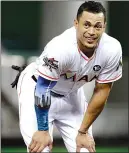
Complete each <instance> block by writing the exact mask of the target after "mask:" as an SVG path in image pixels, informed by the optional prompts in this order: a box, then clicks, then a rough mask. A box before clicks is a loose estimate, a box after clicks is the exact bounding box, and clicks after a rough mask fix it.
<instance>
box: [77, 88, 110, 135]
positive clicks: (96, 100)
mask: <svg viewBox="0 0 129 153" xmlns="http://www.w3.org/2000/svg"><path fill="white" fill-rule="evenodd" d="M109 92H110V88H109V89H104V90H103V89H97V88H96V89H95V90H94V93H93V96H92V98H91V101H90V102H89V104H88V108H87V111H86V113H85V115H84V118H83V122H82V124H81V127H80V129H79V130H80V131H83V132H87V131H88V129H89V127H90V126H91V125H92V123H93V122H94V121H95V120H96V118H97V117H98V116H99V114H100V113H101V112H102V110H103V108H104V106H105V103H106V101H107V98H108V95H109Z"/></svg>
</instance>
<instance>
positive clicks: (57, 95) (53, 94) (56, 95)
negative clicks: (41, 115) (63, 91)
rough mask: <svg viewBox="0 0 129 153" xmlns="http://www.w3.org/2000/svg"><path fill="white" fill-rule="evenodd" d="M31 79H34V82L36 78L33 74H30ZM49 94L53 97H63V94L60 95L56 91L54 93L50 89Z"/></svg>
mask: <svg viewBox="0 0 129 153" xmlns="http://www.w3.org/2000/svg"><path fill="white" fill-rule="evenodd" d="M32 79H33V80H34V81H35V82H37V79H36V77H35V76H34V75H32ZM51 95H52V96H53V97H60V98H61V97H64V95H60V94H57V93H55V92H53V91H51Z"/></svg>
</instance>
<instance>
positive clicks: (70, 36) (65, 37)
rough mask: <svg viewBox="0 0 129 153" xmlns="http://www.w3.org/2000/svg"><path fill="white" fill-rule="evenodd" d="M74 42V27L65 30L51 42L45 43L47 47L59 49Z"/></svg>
mask: <svg viewBox="0 0 129 153" xmlns="http://www.w3.org/2000/svg"><path fill="white" fill-rule="evenodd" d="M75 40H76V31H75V28H74V27H71V28H69V29H66V30H65V31H64V32H63V33H61V34H60V35H58V36H56V37H54V38H53V39H52V40H51V41H49V42H48V43H47V46H49V45H53V46H57V47H61V45H62V44H67V43H69V42H74V41H75ZM57 44H58V45H57ZM65 46H66V45H65ZM65 46H64V47H65Z"/></svg>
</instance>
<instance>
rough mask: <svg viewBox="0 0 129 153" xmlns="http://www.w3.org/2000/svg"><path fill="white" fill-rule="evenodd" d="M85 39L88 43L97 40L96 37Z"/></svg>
mask: <svg viewBox="0 0 129 153" xmlns="http://www.w3.org/2000/svg"><path fill="white" fill-rule="evenodd" d="M84 37H85V36H84ZM85 39H86V40H87V42H88V43H93V42H94V41H95V40H96V38H94V37H85Z"/></svg>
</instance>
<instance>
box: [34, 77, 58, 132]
mask: <svg viewBox="0 0 129 153" xmlns="http://www.w3.org/2000/svg"><path fill="white" fill-rule="evenodd" d="M55 84H56V82H55V81H50V80H46V79H44V78H41V77H39V78H38V81H37V85H36V89H35V112H36V117H37V125H38V130H39V131H47V130H48V111H49V108H50V105H51V94H50V90H51V89H52V88H53V87H54V86H55Z"/></svg>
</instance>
